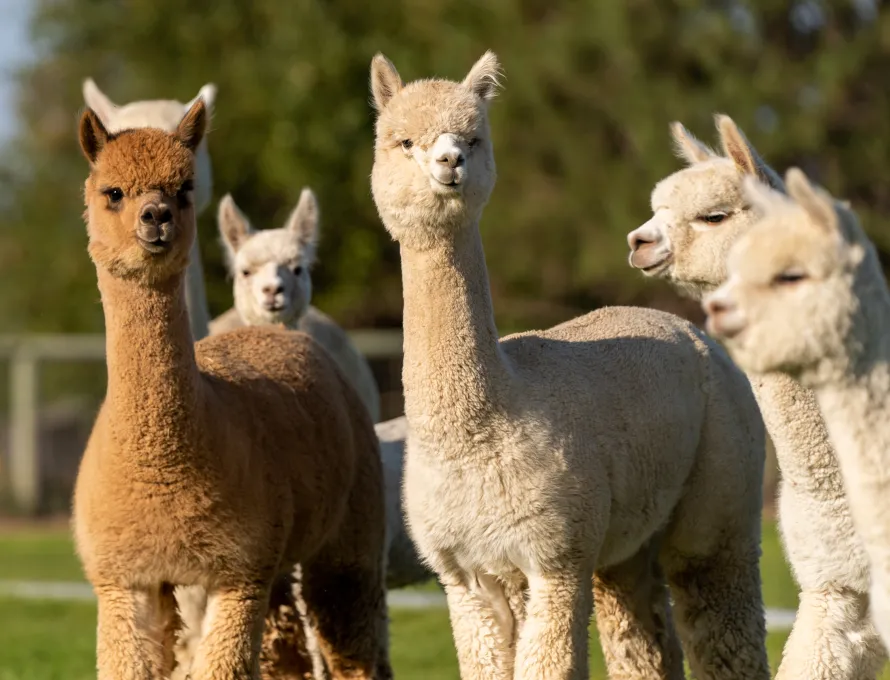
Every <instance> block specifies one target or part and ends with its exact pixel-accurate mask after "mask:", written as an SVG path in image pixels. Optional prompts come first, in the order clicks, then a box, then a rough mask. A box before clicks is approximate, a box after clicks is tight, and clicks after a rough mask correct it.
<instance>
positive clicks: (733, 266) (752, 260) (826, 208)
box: [704, 169, 890, 644]
mask: <svg viewBox="0 0 890 680" xmlns="http://www.w3.org/2000/svg"><path fill="white" fill-rule="evenodd" d="M786 185H787V188H788V194H789V196H790V198H789V197H786V196H783V195H781V194H779V193H777V192H775V191H772V190H771V189H769V188H768V187H766V186H764V185H762V184H759V183H758V182H756V181H753V180H746V182H745V190H746V196H747V197H748V200H750V201H751V202H752V203H753V204H754V205H755V207H756V209H757V210H758V212H760V214H762V215H763V221H761V222H760V223H758V224H757V225H756V226H754V227H753V228H751V229H750V230H749V231H748V233H747V234H746V235H745V236H743V237H742V238H741V239H739V241H738V243H736V245H735V246H733V248H732V250H731V251H730V254H729V259H728V261H727V272H728V274H729V277H728V279H727V281H726V283H725V284H724V285H723V286H722V287H721V288H719V289H718V290H717V291H716V292H714V293H712V294H711V295H709V296H708V297H707V298H706V299H705V303H704V307H705V311H706V312H707V313H708V327H709V329H710V330H711V332H713V333H714V334H715V335H717V336H718V337H722V338H723V339H724V341H725V342H726V345H727V347H728V348H729V350H730V351H731V352H732V355H733V356H734V357H735V359H736V361H738V363H739V365H741V366H743V367H745V369H746V370H748V371H751V372H752V373H770V372H773V371H782V372H784V373H787V374H789V375H791V376H793V377H794V378H796V379H798V380H800V382H801V383H802V384H804V385H807V386H808V387H810V388H812V389H813V390H814V391H815V394H816V399H817V401H818V403H819V406H820V408H821V409H822V413H823V414H824V417H825V422H826V424H827V425H828V431H829V433H830V435H831V440H832V442H833V444H834V447H835V450H836V451H837V456H838V460H839V461H840V466H841V471H842V472H843V477H844V484H845V485H846V489H847V498H848V500H849V503H850V507H851V509H852V511H853V518H854V520H855V522H856V529H857V531H858V532H859V535H860V536H861V537H862V540H863V543H864V545H865V549H866V552H867V554H868V557H869V562H870V565H871V587H870V600H871V602H870V605H871V615H872V617H873V618H874V621H875V623H876V625H877V627H878V630H879V631H880V633H881V637H882V638H883V640H884V643H885V644H886V643H888V642H890V523H888V521H887V518H888V517H890V424H888V423H890V421H888V415H890V293H888V290H887V283H886V281H885V280H884V275H883V273H882V271H881V266H880V263H879V261H878V257H877V253H876V251H875V248H874V246H873V245H872V243H871V242H870V241H869V240H868V238H867V237H866V235H865V233H864V232H863V231H862V229H861V228H860V226H859V224H858V221H857V219H856V216H855V215H854V214H853V212H852V211H851V210H850V209H849V208H848V206H847V205H846V204H842V203H838V202H835V201H834V200H833V199H832V198H831V196H829V195H828V194H827V193H826V192H825V191H823V190H821V189H818V188H816V187H813V186H812V185H810V183H809V181H808V180H807V178H806V176H805V175H804V174H803V173H802V172H801V171H800V170H797V169H791V170H789V171H788V174H787V175H786ZM826 548H828V549H832V548H833V549H834V550H835V551H836V552H838V559H839V560H842V559H845V558H847V557H848V556H847V555H846V554H844V553H843V552H842V551H844V550H845V546H843V545H842V546H837V547H834V546H826Z"/></svg>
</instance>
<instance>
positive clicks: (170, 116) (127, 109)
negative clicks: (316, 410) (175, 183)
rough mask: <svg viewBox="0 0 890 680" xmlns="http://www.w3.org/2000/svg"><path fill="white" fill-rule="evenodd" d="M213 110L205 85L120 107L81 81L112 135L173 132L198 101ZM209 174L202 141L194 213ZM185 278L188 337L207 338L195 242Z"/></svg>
mask: <svg viewBox="0 0 890 680" xmlns="http://www.w3.org/2000/svg"><path fill="white" fill-rule="evenodd" d="M199 97H200V98H201V99H203V100H204V104H205V106H207V107H208V109H209V110H210V111H212V110H213V102H214V100H215V99H216V85H214V84H212V83H208V84H206V85H204V87H202V88H201V90H200V91H199V92H198V95H197V97H195V98H194V99H192V100H191V101H190V102H189V103H187V104H183V103H181V102H178V101H176V100H175V99H150V100H146V101H136V102H130V103H129V104H124V105H123V106H118V105H117V104H115V103H114V102H113V101H111V99H109V98H108V96H107V95H106V94H105V93H104V92H102V90H100V89H99V86H98V85H96V83H95V82H94V81H93V79H92V78H87V79H86V80H85V81H84V82H83V98H84V101H85V102H86V105H87V106H89V107H90V108H91V109H92V110H93V111H95V112H96V114H98V116H99V118H100V119H101V121H102V123H103V124H104V125H105V128H106V129H107V130H108V131H109V132H110V133H112V134H114V133H116V132H120V131H121V130H130V129H133V128H142V127H153V128H158V129H160V130H164V131H166V132H174V131H175V130H176V126H177V125H179V121H181V120H182V117H183V116H184V115H185V113H186V111H188V110H189V109H190V108H191V107H192V105H193V104H194V103H195V102H196V101H197V100H198V98H199ZM212 185H213V174H212V171H211V165H210V154H209V152H208V151H207V141H206V140H203V141H202V142H201V144H200V145H199V146H198V148H197V149H196V151H195V199H194V201H195V212H196V213H197V214H200V213H202V212H203V211H204V209H205V208H206V207H207V206H208V205H210V196H211V191H212ZM187 272H188V273H187V276H186V289H185V294H186V295H185V302H186V305H187V307H188V312H189V318H190V320H191V326H192V336H193V337H194V338H195V339H196V340H200V339H201V338H204V337H206V336H207V333H208V324H209V322H210V312H209V311H208V309H207V293H206V291H205V290H204V268H203V267H202V266H201V249H200V248H199V247H198V239H195V242H194V244H193V245H192V251H191V253H190V254H189V265H188V270H187Z"/></svg>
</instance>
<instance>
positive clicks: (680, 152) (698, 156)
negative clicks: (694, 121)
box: [671, 120, 716, 165]
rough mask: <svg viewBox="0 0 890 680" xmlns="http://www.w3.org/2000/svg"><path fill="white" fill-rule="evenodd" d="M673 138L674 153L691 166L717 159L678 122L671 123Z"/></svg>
mask: <svg viewBox="0 0 890 680" xmlns="http://www.w3.org/2000/svg"><path fill="white" fill-rule="evenodd" d="M671 137H672V138H673V140H674V153H675V154H676V156H677V157H678V158H680V159H682V160H684V161H686V162H687V163H689V164H690V165H695V164H696V163H702V162H704V161H707V160H710V159H711V158H715V157H716V154H715V153H714V152H713V151H711V150H710V149H709V148H708V147H707V146H705V145H704V144H703V143H702V142H700V141H699V140H698V139H697V138H696V137H695V135H693V134H692V133H691V132H690V131H689V130H687V129H686V127H685V126H684V125H683V123H681V122H680V121H678V120H675V121H674V122H673V123H671Z"/></svg>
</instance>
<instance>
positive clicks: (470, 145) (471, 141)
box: [467, 137, 479, 149]
mask: <svg viewBox="0 0 890 680" xmlns="http://www.w3.org/2000/svg"><path fill="white" fill-rule="evenodd" d="M478 143H479V138H478V137H473V139H471V140H470V141H469V142H467V144H468V145H469V147H470V148H471V149H472V148H473V147H474V146H476V145H477V144H478Z"/></svg>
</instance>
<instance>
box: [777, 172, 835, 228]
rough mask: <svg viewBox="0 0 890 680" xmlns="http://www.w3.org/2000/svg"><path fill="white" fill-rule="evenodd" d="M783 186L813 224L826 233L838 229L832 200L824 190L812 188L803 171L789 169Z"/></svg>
mask: <svg viewBox="0 0 890 680" xmlns="http://www.w3.org/2000/svg"><path fill="white" fill-rule="evenodd" d="M785 186H787V187H788V195H789V196H790V197H791V198H792V199H794V200H795V201H797V203H798V205H800V207H802V208H803V209H804V210H805V211H806V213H807V215H809V216H810V219H812V220H813V222H815V223H816V224H818V225H819V226H820V227H822V228H823V229H825V230H826V231H835V230H836V229H837V228H838V218H837V212H836V211H835V209H834V199H833V198H832V197H831V196H830V195H829V194H828V192H826V191H825V190H824V189H821V188H819V187H816V186H813V185H812V184H811V183H810V180H808V179H807V176H806V175H805V174H804V172H803V170H801V169H800V168H789V169H788V172H786V173H785Z"/></svg>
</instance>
